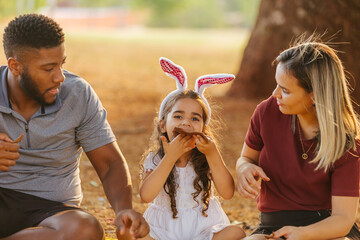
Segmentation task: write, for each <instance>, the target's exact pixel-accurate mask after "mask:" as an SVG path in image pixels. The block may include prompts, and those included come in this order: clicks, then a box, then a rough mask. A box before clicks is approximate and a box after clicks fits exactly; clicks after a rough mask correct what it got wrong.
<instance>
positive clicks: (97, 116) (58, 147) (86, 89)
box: [0, 66, 116, 206]
mask: <svg viewBox="0 0 360 240" xmlns="http://www.w3.org/2000/svg"><path fill="white" fill-rule="evenodd" d="M7 71H8V68H7V67H6V66H1V67H0V133H6V134H7V135H8V136H9V137H10V138H11V139H13V140H15V139H16V138H17V137H18V136H19V135H20V134H21V133H23V134H24V135H25V136H24V138H23V139H22V141H21V142H20V150H19V153H20V158H19V159H18V160H17V161H16V165H15V166H12V167H10V170H9V171H8V172H1V171H0V187H2V188H9V189H13V190H16V191H20V192H24V193H28V194H32V195H35V196H39V197H42V198H46V199H50V200H54V201H59V202H65V203H68V204H71V205H75V206H78V205H80V202H81V199H82V192H81V186H80V176H79V163H80V156H81V153H82V151H83V150H84V151H85V152H88V151H91V150H94V149H96V148H99V147H101V146H104V145H106V144H108V143H111V142H114V141H116V139H115V136H114V134H113V132H112V130H111V128H110V125H109V123H108V122H107V120H106V111H105V109H104V108H103V106H102V104H101V102H100V100H99V98H98V97H97V95H96V94H95V92H94V90H93V89H92V88H91V86H90V85H89V84H88V83H87V82H86V81H85V80H83V79H82V78H80V77H78V76H76V75H74V74H72V73H70V72H67V71H64V74H65V81H64V82H63V84H62V85H61V87H60V91H59V94H58V96H57V98H56V101H55V103H54V104H52V105H50V106H45V107H40V108H39V110H38V111H37V112H36V113H35V114H34V115H33V116H32V117H31V119H30V120H29V121H28V122H27V121H26V120H25V119H24V118H23V117H22V116H21V115H20V114H18V113H17V112H15V111H14V110H12V108H11V103H10V101H9V99H8V95H7Z"/></svg>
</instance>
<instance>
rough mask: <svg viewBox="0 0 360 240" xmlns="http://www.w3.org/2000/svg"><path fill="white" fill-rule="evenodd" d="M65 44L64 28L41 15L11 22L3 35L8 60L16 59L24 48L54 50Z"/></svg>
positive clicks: (20, 18) (26, 16)
mask: <svg viewBox="0 0 360 240" xmlns="http://www.w3.org/2000/svg"><path fill="white" fill-rule="evenodd" d="M63 42H64V33H63V31H62V28H61V27H60V26H59V24H58V23H56V22H55V21H54V20H53V19H51V18H49V17H47V16H44V15H41V14H25V15H21V16H19V17H17V18H15V19H14V20H12V21H10V22H9V24H8V26H7V27H6V28H5V31H4V35H3V46H4V51H5V55H6V58H9V57H14V55H15V53H16V51H17V50H19V51H21V50H22V49H23V48H24V47H25V48H26V47H30V48H36V49H40V48H52V47H56V46H59V45H60V44H61V43H63Z"/></svg>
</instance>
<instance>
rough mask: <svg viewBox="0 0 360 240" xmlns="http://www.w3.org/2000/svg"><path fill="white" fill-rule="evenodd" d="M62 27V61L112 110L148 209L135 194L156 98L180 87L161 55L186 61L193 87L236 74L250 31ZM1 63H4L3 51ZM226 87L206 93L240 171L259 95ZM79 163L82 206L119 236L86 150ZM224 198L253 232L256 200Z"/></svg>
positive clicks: (226, 152)
mask: <svg viewBox="0 0 360 240" xmlns="http://www.w3.org/2000/svg"><path fill="white" fill-rule="evenodd" d="M1 29H2V28H1ZM65 32H66V50H67V55H68V58H67V63H66V65H65V68H66V69H67V70H69V71H72V72H74V73H76V74H78V75H80V76H82V77H83V78H85V79H86V80H87V81H88V82H89V83H90V84H91V85H92V86H93V88H94V89H95V91H96V92H97V94H98V95H99V97H100V99H101V100H102V103H103V105H104V106H105V108H106V109H107V111H108V120H109V122H110V124H111V126H112V128H113V130H114V132H115V134H116V136H117V139H118V144H119V146H120V148H121V150H122V152H123V154H124V156H125V157H126V159H127V162H128V165H129V169H130V172H131V174H132V181H133V185H134V191H133V200H134V208H135V209H136V210H138V211H140V212H143V211H144V210H145V209H146V205H145V204H143V203H141V201H140V198H139V195H138V184H139V180H138V171H139V160H140V158H141V155H142V153H143V151H144V150H145V149H146V147H147V144H148V139H149V137H150V134H151V132H152V129H153V118H154V117H155V116H156V111H157V110H158V106H159V104H160V102H161V100H162V98H163V97H164V96H166V94H167V93H168V92H170V91H172V90H173V89H174V88H175V83H174V81H173V80H172V79H170V78H169V77H166V76H165V74H164V73H163V72H162V70H161V68H160V66H159V64H158V59H159V57H160V56H164V57H167V58H169V59H171V60H173V61H174V62H175V63H177V64H180V65H182V66H183V67H184V68H185V70H186V71H187V75H188V78H189V84H188V86H190V87H191V86H193V84H194V80H195V79H196V78H197V77H198V76H200V75H204V74H209V73H219V72H226V73H236V71H237V70H238V66H239V61H240V59H241V53H242V51H243V47H244V44H245V42H246V40H247V37H248V32H246V31H234V30H229V31H199V30H198V31H190V30H143V29H136V30H122V31H112V32H110V31H96V32H93V31H92V32H91V33H90V32H87V31H70V30H69V31H67V30H66V29H65ZM1 35H2V34H1ZM0 63H1V64H5V63H6V62H5V58H4V56H3V55H1V56H0ZM229 87H230V84H227V85H225V86H221V87H216V88H212V89H208V90H207V92H206V93H207V95H208V96H209V95H211V96H213V101H214V103H215V105H214V106H216V109H217V111H218V113H219V115H221V117H222V118H223V120H224V123H225V125H226V127H225V128H224V132H223V134H222V141H221V145H222V151H223V156H224V160H225V162H226V164H227V166H228V167H229V169H230V171H231V173H232V175H233V176H235V171H234V169H235V162H236V159H237V157H238V155H239V154H240V151H241V147H242V144H243V139H244V136H245V133H246V130H247V127H248V123H249V120H250V116H251V114H252V112H253V110H254V108H255V106H256V104H257V103H258V102H259V100H253V101H250V100H246V99H238V100H235V99H228V98H225V97H224V96H223V95H224V93H225V92H226V90H227V89H228V88H229ZM80 168H81V178H82V182H83V184H82V186H83V191H84V200H83V203H82V207H83V208H85V209H86V210H88V211H89V212H91V213H93V214H94V215H95V216H96V217H98V218H99V219H100V221H101V223H102V225H103V227H104V228H105V231H106V236H107V237H108V238H115V234H114V230H115V229H114V226H113V225H112V219H113V217H114V214H113V212H112V210H111V207H110V206H109V204H108V202H107V201H106V198H105V196H104V193H103V190H102V188H101V184H100V182H99V179H98V177H97V175H96V173H95V171H94V170H93V168H92V166H91V164H90V162H89V161H88V160H87V159H86V157H85V156H83V158H82V162H81V167H80ZM114 184H116V183H114ZM222 204H223V208H224V210H225V212H226V213H227V214H228V216H229V218H230V220H231V221H232V222H235V223H239V224H241V225H242V226H243V227H244V228H245V230H246V231H247V232H248V233H249V232H251V230H252V229H254V228H255V227H256V225H257V224H258V211H257V209H256V203H255V201H253V200H246V199H241V198H240V197H239V196H238V195H237V194H235V196H234V198H233V199H231V200H229V201H223V203H222Z"/></svg>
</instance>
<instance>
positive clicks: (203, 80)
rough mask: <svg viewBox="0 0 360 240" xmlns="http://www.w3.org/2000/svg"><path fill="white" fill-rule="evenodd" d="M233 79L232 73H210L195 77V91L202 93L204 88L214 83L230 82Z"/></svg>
mask: <svg viewBox="0 0 360 240" xmlns="http://www.w3.org/2000/svg"><path fill="white" fill-rule="evenodd" d="M234 79H235V76H234V75H233V74H225V73H219V74H211V75H204V76H201V77H199V78H198V79H196V84H195V92H197V93H198V94H200V95H202V94H203V92H204V91H205V88H207V87H210V86H213V85H215V84H223V83H227V82H230V81H232V80H234Z"/></svg>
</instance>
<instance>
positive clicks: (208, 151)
mask: <svg viewBox="0 0 360 240" xmlns="http://www.w3.org/2000/svg"><path fill="white" fill-rule="evenodd" d="M160 65H161V67H162V68H163V70H164V72H165V73H166V74H167V75H168V76H170V77H172V78H173V79H175V80H176V83H177V88H178V89H177V90H175V91H173V92H171V93H170V94H169V95H168V96H167V97H166V98H165V99H164V100H163V102H162V104H161V106H160V111H159V120H158V122H157V125H156V127H155V130H154V133H153V136H152V138H151V144H150V145H151V147H150V149H149V150H148V151H147V152H146V153H145V154H144V157H145V161H144V163H143V174H142V182H141V184H140V196H141V199H142V200H143V201H144V202H147V203H150V202H152V203H150V206H149V208H148V209H147V210H146V211H145V213H144V217H145V219H146V220H147V222H148V223H149V226H150V236H151V237H147V238H146V239H161V240H165V239H166V240H172V239H181V240H185V239H188V240H190V239H191V240H193V239H197V240H200V239H242V238H243V237H244V236H245V233H244V231H243V230H242V229H241V228H240V227H239V226H235V225H230V222H229V220H228V218H227V216H226V214H225V212H224V211H223V210H222V208H221V205H220V203H219V201H218V200H217V198H216V197H214V195H213V184H214V185H215V187H216V190H217V191H218V193H219V194H220V196H221V197H223V198H224V199H230V198H232V196H233V194H234V180H233V178H232V176H231V174H230V173H229V171H228V169H227V168H226V166H225V164H224V161H223V160H222V157H221V155H220V153H219V151H218V149H217V147H216V144H215V141H214V139H213V137H212V134H211V132H210V127H209V121H210V112H211V110H210V107H209V104H208V103H207V101H206V99H205V98H204V96H203V92H204V90H205V88H206V87H207V86H210V85H213V84H219V83H226V82H229V81H231V80H233V79H234V76H233V75H231V74H216V75H207V76H202V77H200V78H198V79H197V81H196V88H195V91H192V90H186V85H187V82H186V74H185V71H184V69H183V68H182V67H181V66H178V65H175V64H174V63H173V62H171V61H170V60H168V59H165V58H160ZM175 128H181V129H182V130H183V131H185V132H193V133H194V132H195V134H194V135H188V134H184V133H180V134H178V133H177V132H176V131H174V129H175ZM175 130H176V129H175Z"/></svg>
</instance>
